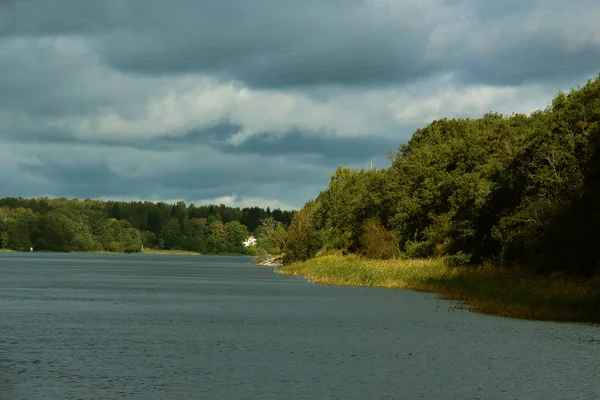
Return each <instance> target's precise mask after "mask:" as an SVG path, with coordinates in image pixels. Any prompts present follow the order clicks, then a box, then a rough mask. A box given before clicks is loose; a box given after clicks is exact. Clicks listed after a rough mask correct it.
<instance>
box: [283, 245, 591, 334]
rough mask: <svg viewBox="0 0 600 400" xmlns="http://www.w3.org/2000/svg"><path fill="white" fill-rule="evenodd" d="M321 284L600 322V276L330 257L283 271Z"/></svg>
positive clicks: (497, 311) (526, 315) (502, 312)
mask: <svg viewBox="0 0 600 400" xmlns="http://www.w3.org/2000/svg"><path fill="white" fill-rule="evenodd" d="M277 272H278V273H283V274H289V275H298V276H304V277H306V278H308V279H309V280H310V281H312V282H314V283H319V284H328V285H345V286H373V287H384V288H398V289H411V290H418V291H423V292H432V293H437V294H438V295H439V296H440V297H441V298H443V299H447V300H455V301H457V302H458V303H459V304H461V305H465V306H467V307H468V308H469V309H470V310H471V311H475V312H481V313H485V314H493V315H498V316H503V317H510V318H521V319H534V320H547V321H562V322H595V323H597V322H600V277H598V278H596V279H594V280H591V281H585V280H583V279H575V278H565V277H561V276H556V275H555V276H542V275H536V274H532V273H529V272H525V271H517V270H514V269H506V268H498V267H479V268H462V267H461V268H450V267H448V266H446V265H445V264H444V262H443V260H442V259H423V260H387V261H383V260H368V259H364V258H361V257H359V256H355V255H349V256H341V255H328V256H322V257H318V258H314V259H311V260H308V261H305V262H301V263H294V264H291V265H286V266H283V267H281V268H279V269H277Z"/></svg>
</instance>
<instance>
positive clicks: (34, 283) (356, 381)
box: [0, 253, 600, 400]
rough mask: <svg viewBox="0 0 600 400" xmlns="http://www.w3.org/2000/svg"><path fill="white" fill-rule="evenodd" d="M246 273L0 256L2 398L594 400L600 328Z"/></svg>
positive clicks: (598, 394) (599, 382) (182, 264)
mask: <svg viewBox="0 0 600 400" xmlns="http://www.w3.org/2000/svg"><path fill="white" fill-rule="evenodd" d="M448 307H449V303H447V302H441V301H438V300H435V299H434V298H431V296H429V295H425V294H422V293H415V292H410V291H403V290H386V289H372V288H348V287H328V286H320V285H314V284H310V283H306V281H305V280H303V279H299V278H296V277H290V276H283V275H279V274H274V273H273V272H272V270H271V269H269V268H264V267H256V266H253V265H252V264H251V263H250V259H248V258H236V257H193V256H163V255H156V256H152V255H130V256H126V255H87V254H85V255H79V254H77V255H76V254H36V253H33V254H17V253H12V254H11V253H6V254H0V399H2V400H5V399H10V400H12V399H15V400H16V399H23V400H35V399H57V400H63V399H119V398H124V399H143V400H152V399H161V400H162V399H227V400H232V399H284V400H292V399H339V400H342V399H344V400H346V399H361V400H376V399H441V400H445V399H502V400H504V399H540V400H543V399H560V400H565V399H593V400H598V399H600V342H597V340H600V328H598V327H593V326H584V325H576V324H556V323H541V322H529V321H517V320H510V319H503V318H497V317H492V316H485V315H479V314H474V313H469V312H467V311H462V310H461V311H449V310H448Z"/></svg>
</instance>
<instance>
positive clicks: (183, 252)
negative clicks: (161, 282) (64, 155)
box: [0, 248, 248, 257]
mask: <svg viewBox="0 0 600 400" xmlns="http://www.w3.org/2000/svg"><path fill="white" fill-rule="evenodd" d="M0 253H19V251H16V250H7V249H0ZM27 253H28V252H27ZM35 253H72V254H152V255H155V254H157V255H185V256H209V255H214V256H240V257H241V256H248V255H247V254H236V253H223V254H210V253H209V254H203V253H198V252H195V251H187V250H161V249H149V248H146V249H144V251H140V252H137V253H124V252H117V251H70V252H64V251H44V250H40V251H35Z"/></svg>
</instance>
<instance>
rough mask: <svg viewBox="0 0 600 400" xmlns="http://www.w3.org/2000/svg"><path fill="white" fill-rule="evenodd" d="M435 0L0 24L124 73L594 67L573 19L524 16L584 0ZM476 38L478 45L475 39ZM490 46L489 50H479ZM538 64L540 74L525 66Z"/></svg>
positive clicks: (92, 11) (176, 10)
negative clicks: (59, 39) (61, 43)
mask: <svg viewBox="0 0 600 400" xmlns="http://www.w3.org/2000/svg"><path fill="white" fill-rule="evenodd" d="M423 4H424V3H423ZM574 4H575V5H574ZM433 5H434V6H433V7H431V8H430V9H429V10H427V11H425V7H426V6H425V5H419V3H418V2H416V1H407V2H392V1H379V2H377V1H375V2H365V1H358V0H354V1H341V0H340V1H337V0H336V1H317V0H311V1H302V2H298V1H291V0H289V1H285V0H259V1H253V2H246V1H239V0H221V1H218V2H212V1H211V2H209V1H196V0H179V1H171V2H165V1H162V0H160V1H159V0H144V1H141V0H138V1H127V2H122V1H117V0H104V1H98V2H87V1H86V2H83V1H79V0H47V1H37V0H21V1H14V2H12V3H9V5H8V6H5V8H4V12H3V14H4V15H3V24H2V27H1V28H0V32H1V34H3V35H4V36H6V37H7V36H23V35H25V36H27V35H29V36H31V35H34V36H35V35H50V34H63V35H64V34H71V35H72V34H80V35H83V36H86V37H88V38H89V40H90V43H92V44H93V47H94V49H95V50H96V51H97V52H98V54H99V55H100V56H101V57H102V58H103V59H104V60H105V61H106V62H107V63H109V64H110V65H111V66H113V67H114V68H117V69H120V70H123V71H128V72H132V73H139V74H150V75H159V74H182V73H191V72H205V73H209V74H212V75H215V76H220V77H221V78H222V79H233V80H238V81H240V82H243V83H244V84H247V85H250V86H253V87H268V88H278V87H286V86H288V87H291V86H307V85H309V86H314V85H319V84H330V83H333V84H344V85H357V84H360V85H369V84H382V83H392V82H393V83H402V82H411V81H415V80H418V79H423V78H426V77H428V76H432V75H435V74H441V73H444V72H448V71H454V72H457V73H459V74H460V75H461V76H462V78H463V79H464V80H467V81H468V80H469V79H470V77H472V80H473V81H475V82H492V83H494V84H502V83H504V82H506V83H511V82H522V81H526V80H531V81H543V80H553V79H559V80H560V78H561V77H562V76H564V73H562V74H561V68H566V67H564V64H566V63H576V62H581V64H580V65H578V66H577V65H574V66H572V68H571V70H570V71H575V72H576V71H578V70H579V71H582V73H586V74H589V73H590V71H593V70H594V68H596V69H597V68H598V64H597V63H596V64H595V65H594V64H593V62H592V61H590V62H588V64H587V65H586V64H584V63H583V61H586V60H587V61H589V59H590V58H592V59H593V58H594V57H595V56H597V55H598V51H599V50H598V48H599V47H600V46H599V45H598V43H588V44H587V45H584V46H581V47H579V48H577V49H575V50H573V49H569V48H568V46H566V45H565V43H564V41H563V40H562V36H564V32H563V31H568V29H569V28H571V27H570V26H564V28H566V29H555V27H553V26H552V25H553V24H554V25H555V24H557V23H558V22H559V21H560V18H557V19H556V21H548V22H547V25H543V24H542V25H540V24H539V22H537V21H536V22H535V24H534V23H532V22H531V21H530V20H529V18H531V16H535V15H536V14H535V13H536V12H537V11H538V10H540V9H543V8H544V7H552V8H553V12H554V13H555V14H556V15H557V16H560V15H561V14H562V13H564V12H565V11H573V10H574V9H575V10H577V6H579V8H581V10H583V11H584V12H585V10H586V9H590V10H591V11H596V10H597V9H598V5H597V4H596V3H594V2H592V1H588V0H580V1H577V2H575V3H570V4H567V3H561V2H556V1H550V2H541V1H507V2H481V1H475V0H465V1H437V2H434V3H433ZM416 21H419V23H417V22H416ZM565 23H567V22H565ZM569 23H570V22H569ZM446 30H447V31H446ZM437 31H442V33H440V34H439V35H441V36H442V37H444V36H446V37H447V38H449V40H448V41H447V42H445V43H444V44H443V45H441V47H436V46H435V44H434V43H433V41H435V35H436V32H437ZM456 32H458V33H456ZM453 35H455V36H453ZM474 40H485V41H486V42H487V44H488V48H479V47H477V48H474V47H473V46H471V42H472V41H474ZM581 40H584V41H585V39H581ZM490 50H496V51H495V52H493V53H492V54H487V55H486V52H487V53H489V51H490ZM432 52H433V53H436V55H435V57H433V58H432V57H431V54H432ZM488 66H492V68H488ZM541 68H546V70H545V71H546V72H544V73H541V74H540V73H537V71H533V70H536V69H541ZM548 68H550V69H548ZM551 68H555V70H556V72H549V71H554V70H553V69H551ZM529 70H532V71H529Z"/></svg>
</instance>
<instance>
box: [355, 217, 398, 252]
mask: <svg viewBox="0 0 600 400" xmlns="http://www.w3.org/2000/svg"><path fill="white" fill-rule="evenodd" d="M360 253H361V254H362V255H363V256H365V257H367V258H376V259H382V260H386V259H390V258H395V257H397V256H399V255H400V249H399V246H398V241H397V239H396V235H395V234H394V232H392V231H390V230H388V229H386V228H385V227H383V226H382V225H381V222H379V220H377V219H375V218H370V219H368V220H367V221H366V222H365V223H364V224H363V227H362V233H361V235H360Z"/></svg>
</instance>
